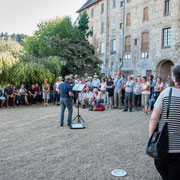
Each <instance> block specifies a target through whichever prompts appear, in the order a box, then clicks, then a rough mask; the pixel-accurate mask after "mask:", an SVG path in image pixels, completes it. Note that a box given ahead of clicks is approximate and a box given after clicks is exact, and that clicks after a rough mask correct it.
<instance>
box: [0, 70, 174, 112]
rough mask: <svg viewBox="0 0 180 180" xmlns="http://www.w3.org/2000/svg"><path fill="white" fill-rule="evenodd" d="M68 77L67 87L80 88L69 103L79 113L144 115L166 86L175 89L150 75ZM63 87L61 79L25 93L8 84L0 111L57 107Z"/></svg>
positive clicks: (0, 97)
mask: <svg viewBox="0 0 180 180" xmlns="http://www.w3.org/2000/svg"><path fill="white" fill-rule="evenodd" d="M70 77H71V82H70V84H71V86H72V87H73V86H74V85H75V84H84V87H85V88H84V89H83V91H82V92H74V96H73V101H74V103H75V105H76V107H77V106H78V105H80V106H81V107H82V108H83V109H84V108H89V110H90V111H93V110H97V106H98V105H99V104H100V105H102V106H104V107H105V108H106V109H107V108H114V109H124V110H123V111H128V110H129V111H130V112H132V110H133V108H134V110H140V109H144V114H145V115H147V113H148V110H152V109H153V105H154V103H155V101H156V99H157V98H158V96H159V95H160V93H161V91H162V90H163V89H164V88H166V87H168V86H175V84H173V81H172V80H171V78H170V77H168V78H167V81H166V82H165V83H163V82H162V81H161V78H160V77H158V78H156V79H154V76H153V75H149V76H148V77H145V76H143V77H141V76H140V75H138V76H137V77H135V76H134V75H129V76H128V77H127V79H126V78H125V77H124V75H123V74H121V72H117V73H116V75H115V77H114V78H112V77H109V78H105V77H103V78H101V80H100V79H98V75H94V77H93V78H92V77H89V76H88V74H87V73H85V74H84V76H83V77H80V76H79V75H75V76H73V75H72V74H71V75H70ZM61 83H63V79H62V77H58V78H56V81H55V82H54V84H53V85H52V86H51V85H50V84H48V81H47V80H45V81H44V84H43V85H42V87H41V86H40V85H39V84H38V83H36V84H32V85H31V87H29V88H28V89H26V88H25V85H24V84H22V85H21V87H20V89H19V90H18V89H17V88H16V86H15V85H13V86H11V85H10V84H8V85H7V87H6V88H5V89H4V91H3V90H2V89H1V86H0V105H1V107H2V108H4V107H9V106H10V105H12V106H13V107H16V106H22V105H23V104H25V105H28V106H29V105H31V104H39V103H44V105H45V106H48V105H49V102H50V103H53V104H56V105H60V91H59V86H60V84H61Z"/></svg>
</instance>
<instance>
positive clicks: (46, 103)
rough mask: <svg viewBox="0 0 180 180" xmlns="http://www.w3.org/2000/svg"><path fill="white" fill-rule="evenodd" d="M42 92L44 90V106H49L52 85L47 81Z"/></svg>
mask: <svg viewBox="0 0 180 180" xmlns="http://www.w3.org/2000/svg"><path fill="white" fill-rule="evenodd" d="M42 90H43V99H44V105H45V106H48V105H49V104H48V100H49V91H50V85H49V84H48V83H47V79H45V81H44V84H43V85H42Z"/></svg>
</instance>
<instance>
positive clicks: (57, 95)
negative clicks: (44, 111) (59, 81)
mask: <svg viewBox="0 0 180 180" xmlns="http://www.w3.org/2000/svg"><path fill="white" fill-rule="evenodd" d="M53 96H54V97H53V102H54V103H55V102H59V101H60V94H59V93H58V91H55V92H54V94H53Z"/></svg>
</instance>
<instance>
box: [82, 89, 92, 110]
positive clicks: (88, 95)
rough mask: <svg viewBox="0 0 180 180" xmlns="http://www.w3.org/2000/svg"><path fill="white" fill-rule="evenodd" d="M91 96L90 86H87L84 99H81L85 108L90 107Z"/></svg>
mask: <svg viewBox="0 0 180 180" xmlns="http://www.w3.org/2000/svg"><path fill="white" fill-rule="evenodd" d="M91 97H92V92H91V91H90V90H89V87H86V91H85V93H84V95H83V98H82V101H81V106H82V108H83V109H84V108H86V107H88V108H89V105H90V99H91Z"/></svg>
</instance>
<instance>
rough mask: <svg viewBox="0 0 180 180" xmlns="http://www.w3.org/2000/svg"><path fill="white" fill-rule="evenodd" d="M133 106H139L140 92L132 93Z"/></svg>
mask: <svg viewBox="0 0 180 180" xmlns="http://www.w3.org/2000/svg"><path fill="white" fill-rule="evenodd" d="M134 106H135V107H136V108H137V107H141V94H140V95H136V94H134Z"/></svg>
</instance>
